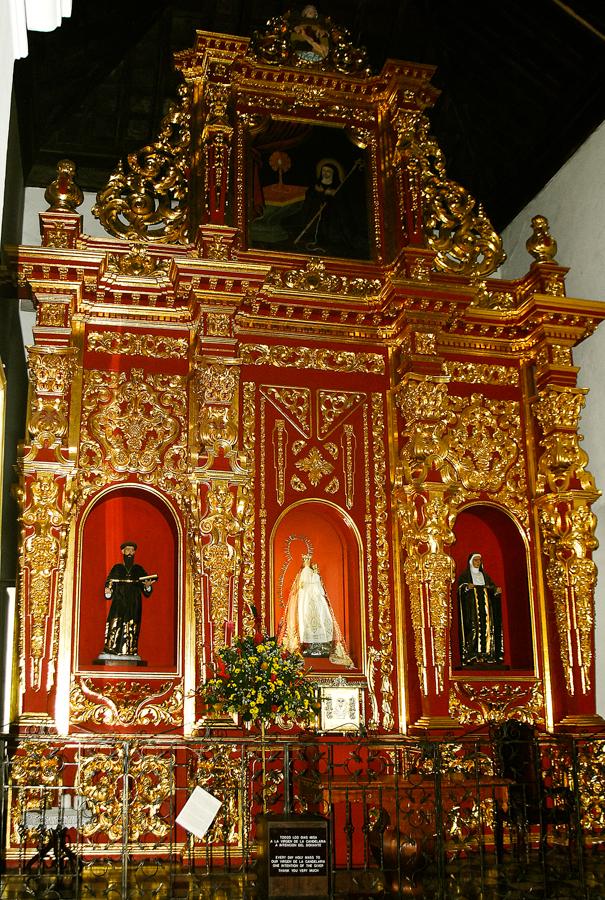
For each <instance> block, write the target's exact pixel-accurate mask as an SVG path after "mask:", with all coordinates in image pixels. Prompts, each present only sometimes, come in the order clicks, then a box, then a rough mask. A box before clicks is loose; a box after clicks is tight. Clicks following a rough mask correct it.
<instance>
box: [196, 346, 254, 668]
mask: <svg viewBox="0 0 605 900" xmlns="http://www.w3.org/2000/svg"><path fill="white" fill-rule="evenodd" d="M193 391H194V398H195V405H196V410H197V416H196V420H197V423H196V434H195V435H194V438H195V443H196V445H197V457H198V460H197V461H198V467H197V470H196V472H197V474H196V481H197V483H198V486H199V501H198V502H199V504H200V510H201V511H200V514H199V525H198V526H196V530H197V529H199V530H198V532H197V536H196V539H195V545H196V550H195V554H196V561H195V568H196V572H197V576H198V577H199V578H200V586H199V587H198V595H199V598H200V603H199V606H200V607H201V609H200V613H201V621H198V631H199V630H200V628H201V623H202V622H207V623H208V632H209V634H208V638H209V639H208V640H206V641H205V642H203V643H204V648H205V651H206V657H207V661H209V660H210V659H211V654H212V652H213V651H216V650H217V649H219V648H220V647H223V646H224V645H225V644H226V643H228V642H229V640H230V638H231V636H232V634H233V633H234V632H235V631H236V629H237V627H238V598H239V592H240V584H241V578H240V574H241V563H242V558H241V547H240V544H241V538H242V532H243V527H244V526H243V521H244V519H245V513H246V470H245V469H244V468H243V467H242V465H241V462H242V460H241V458H240V455H239V454H238V450H237V443H238V436H239V435H238V418H239V367H238V365H237V363H236V362H235V360H233V359H232V358H229V359H228V358H226V357H209V356H208V357H204V356H198V357H197V358H196V361H195V374H194V378H193ZM201 585H203V588H202V587H201ZM196 605H197V604H196ZM198 617H199V614H198ZM197 646H198V657H199V659H200V662H201V660H202V658H203V654H202V650H203V649H204V648H203V647H202V641H201V633H200V634H198V641H197Z"/></svg>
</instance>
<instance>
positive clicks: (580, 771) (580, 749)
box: [0, 727, 605, 900]
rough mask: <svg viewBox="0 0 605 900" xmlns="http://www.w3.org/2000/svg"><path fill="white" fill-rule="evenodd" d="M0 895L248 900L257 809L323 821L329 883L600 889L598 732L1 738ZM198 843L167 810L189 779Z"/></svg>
mask: <svg viewBox="0 0 605 900" xmlns="http://www.w3.org/2000/svg"><path fill="white" fill-rule="evenodd" d="M1 747H2V754H3V756H2V770H1V771H2V775H1V779H2V780H1V813H2V820H1V821H2V829H3V833H2V888H1V889H0V898H2V900H5V898H25V897H48V898H51V897H52V898H55V897H62V898H84V897H91V898H92V897H107V898H119V897H132V898H140V900H147V898H149V900H151V898H164V897H165V898H172V897H208V898H222V897H225V898H227V897H229V898H231V897H252V896H262V895H261V894H260V893H259V892H258V891H257V890H256V889H255V881H256V872H255V861H256V856H257V853H256V821H257V817H258V816H259V815H260V814H262V813H263V812H266V813H268V814H269V815H271V814H277V815H280V816H281V815H284V814H285V815H288V814H291V815H294V816H296V815H297V814H299V813H305V814H314V815H317V816H322V817H324V818H326V819H327V820H328V821H329V830H330V836H331V839H330V856H331V865H330V884H331V895H333V896H348V895H350V896H353V895H355V896H363V895H367V896H372V895H373V894H375V895H378V894H380V893H381V892H384V890H385V889H386V890H389V891H391V892H392V893H394V894H395V895H397V894H398V893H399V894H401V895H406V896H408V895H410V894H413V893H414V892H415V893H416V894H417V895H420V896H426V897H443V898H449V897H464V898H465V900H470V898H473V897H477V898H479V897H481V898H484V900H485V898H499V897H506V898H523V897H530V896H542V897H549V898H550V897H586V898H598V897H603V896H605V893H604V892H603V889H602V887H601V883H602V881H603V879H602V874H601V873H602V872H605V866H604V865H603V861H604V860H605V855H604V853H603V850H604V848H605V787H604V786H605V739H601V738H592V739H590V740H588V739H582V740H578V739H573V738H571V737H567V736H556V737H553V736H543V735H539V736H535V735H534V734H533V732H531V731H529V732H527V731H524V730H523V728H522V727H519V729H515V728H514V727H513V728H512V729H509V730H508V731H506V732H503V731H502V730H501V729H500V730H495V731H494V733H493V734H492V735H491V736H490V737H489V738H487V737H486V738H484V739H478V740H469V739H460V740H457V741H454V740H452V741H440V742H432V741H424V740H418V739H408V738H401V739H398V740H390V739H389V740H386V739H385V740H369V739H363V740H360V739H357V738H355V739H352V738H349V737H342V738H339V737H335V738H331V739H330V740H329V741H328V740H325V739H322V738H317V739H316V740H315V739H308V740H304V741H297V740H290V739H288V738H286V737H279V738H275V737H273V736H271V737H270V738H269V739H268V740H267V741H266V742H264V743H261V741H260V740H259V739H241V738H238V737H214V736H212V737H207V738H199V739H198V738H196V739H194V740H189V741H184V740H182V739H181V740H176V739H175V740H161V739H143V738H136V739H135V738H132V739H130V738H128V739H127V738H121V737H120V738H117V737H113V738H111V739H109V738H108V739H100V738H97V739H93V738H91V737H89V736H86V737H81V738H70V739H58V738H51V737H47V736H38V735H32V736H28V737H26V738H21V739H19V740H16V739H11V738H6V737H5V738H4V740H3V742H2V745H1ZM197 785H199V786H201V787H203V788H205V789H206V790H207V791H209V792H210V793H211V794H214V795H215V796H217V797H218V798H219V799H220V800H221V802H222V805H221V808H220V810H219V813H218V815H217V817H216V819H215V820H214V823H213V825H212V827H211V828H210V830H209V832H208V833H207V835H206V837H205V838H204V839H200V838H197V837H194V836H193V835H191V834H188V833H187V832H185V831H184V830H183V829H182V828H181V827H180V826H178V825H177V824H176V822H175V819H176V816H177V814H178V812H179V811H180V810H181V808H182V807H183V805H184V803H185V802H186V800H187V798H188V797H189V796H190V794H191V792H192V790H193V789H194V787H195V786H197Z"/></svg>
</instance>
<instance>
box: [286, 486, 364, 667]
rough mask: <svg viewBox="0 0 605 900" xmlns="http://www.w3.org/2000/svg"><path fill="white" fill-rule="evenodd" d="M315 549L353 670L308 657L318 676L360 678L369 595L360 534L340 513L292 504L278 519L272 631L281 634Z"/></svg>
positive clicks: (308, 503) (320, 505) (326, 506)
mask: <svg viewBox="0 0 605 900" xmlns="http://www.w3.org/2000/svg"><path fill="white" fill-rule="evenodd" d="M308 549H312V556H313V561H314V562H316V563H317V564H318V566H319V571H320V573H321V577H322V580H323V582H324V585H325V590H326V593H327V595H328V598H329V601H330V604H331V606H332V609H333V611H334V615H335V617H336V620H337V622H338V624H339V626H340V628H341V630H342V633H343V636H344V639H345V643H346V646H347V649H348V652H349V656H350V658H351V660H352V661H353V663H354V668H353V669H349V668H346V667H344V666H338V665H336V664H334V663H332V662H330V661H329V660H328V659H323V658H314V657H307V658H306V662H307V665H308V666H309V667H310V668H312V669H313V670H315V671H318V672H330V673H337V672H349V671H350V672H360V671H361V670H362V668H363V635H364V634H365V627H364V622H365V594H364V588H363V571H362V560H361V544H360V538H359V533H358V531H357V529H356V527H355V525H354V523H353V522H352V520H351V519H350V518H349V516H348V515H347V514H346V513H345V512H344V511H343V510H341V509H340V508H339V507H337V506H335V505H333V504H331V503H326V502H325V501H321V500H303V501H300V502H299V503H296V504H293V505H292V506H291V507H289V508H288V509H287V510H285V511H284V513H283V514H282V516H281V517H280V518H279V520H278V521H277V523H276V524H275V527H274V529H273V532H272V535H271V554H270V559H271V587H272V602H271V628H272V629H273V633H275V634H277V630H278V626H279V622H280V620H281V618H282V616H283V613H284V608H285V604H286V602H287V599H288V596H289V593H290V589H291V587H292V582H293V581H294V579H295V577H296V575H297V573H298V572H299V570H300V568H301V566H302V557H303V554H305V553H307V552H308Z"/></svg>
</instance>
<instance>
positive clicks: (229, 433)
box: [193, 360, 239, 454]
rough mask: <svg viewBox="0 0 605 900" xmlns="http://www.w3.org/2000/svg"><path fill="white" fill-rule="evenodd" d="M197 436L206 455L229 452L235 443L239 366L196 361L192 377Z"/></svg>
mask: <svg viewBox="0 0 605 900" xmlns="http://www.w3.org/2000/svg"><path fill="white" fill-rule="evenodd" d="M193 384H194V394H195V398H196V401H197V407H198V423H197V435H198V438H199V442H200V445H201V447H203V448H204V449H205V450H206V452H207V453H209V454H217V453H218V452H219V450H220V448H224V449H225V450H226V451H227V452H233V451H234V449H235V447H236V444H237V440H238V431H239V429H238V415H239V367H238V366H234V365H225V364H224V363H218V362H217V363H211V362H208V361H205V360H199V361H197V363H196V372H195V376H194V382H193Z"/></svg>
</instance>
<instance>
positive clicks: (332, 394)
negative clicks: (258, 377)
mask: <svg viewBox="0 0 605 900" xmlns="http://www.w3.org/2000/svg"><path fill="white" fill-rule="evenodd" d="M260 392H261V394H262V396H263V398H265V400H266V406H265V407H264V408H266V409H272V410H273V416H274V418H272V419H271V420H270V421H269V420H267V422H266V423H264V431H263V433H265V431H266V432H267V438H268V439H269V441H270V446H271V448H272V456H273V466H272V469H273V471H274V475H275V496H276V498H277V502H278V503H279V505H280V506H283V505H284V503H285V502H286V496H287V492H288V491H295V492H296V493H297V494H305V493H311V494H313V495H314V496H316V495H317V494H318V493H319V494H320V495H327V496H329V497H331V498H334V499H335V500H336V501H339V500H340V501H341V502H343V505H344V506H346V507H347V509H352V508H353V506H354V503H355V495H356V493H355V492H356V481H355V479H356V473H357V455H358V453H359V451H360V448H361V441H360V440H358V438H357V436H356V431H359V432H360V433H361V431H362V423H363V421H365V420H364V416H365V415H366V414H367V405H368V398H367V394H364V393H361V392H350V391H329V390H316V391H313V390H311V389H310V388H303V387H277V386H272V385H263V386H261V387H260ZM276 414H278V415H277V416H276ZM359 470H360V472H361V466H360V467H359ZM357 496H358V497H359V496H361V492H359V491H358V494H357Z"/></svg>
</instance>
